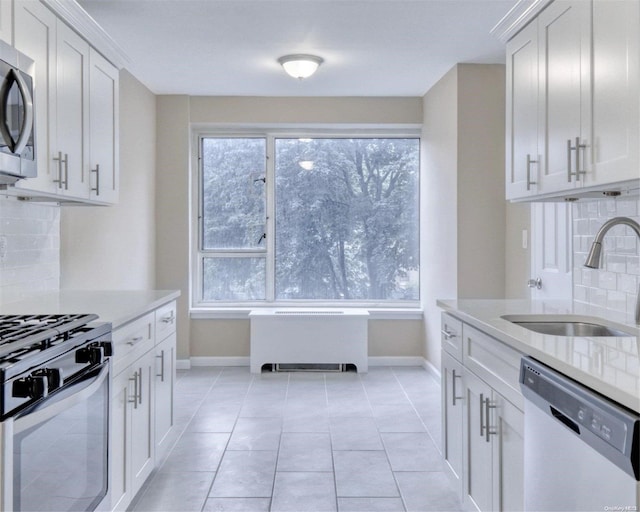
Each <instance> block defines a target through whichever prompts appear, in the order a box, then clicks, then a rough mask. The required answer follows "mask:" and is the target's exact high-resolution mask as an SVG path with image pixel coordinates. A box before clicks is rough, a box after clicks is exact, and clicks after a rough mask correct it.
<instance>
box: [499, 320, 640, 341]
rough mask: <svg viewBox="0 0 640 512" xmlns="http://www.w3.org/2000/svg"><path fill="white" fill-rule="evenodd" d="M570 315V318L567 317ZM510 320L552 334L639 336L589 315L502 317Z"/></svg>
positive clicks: (539, 331) (521, 325) (527, 327)
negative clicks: (581, 316) (572, 316)
mask: <svg viewBox="0 0 640 512" xmlns="http://www.w3.org/2000/svg"><path fill="white" fill-rule="evenodd" d="M567 317H568V318H567ZM502 318H503V319H505V320H508V321H509V322H511V323H513V324H515V325H519V326H520V327H524V328H525V329H529V330H530V331H534V332H538V333H540V334H548V335H550V336H585V337H588V336H624V337H629V336H637V334H632V333H630V332H628V331H625V330H623V329H621V328H619V327H617V326H615V327H614V326H612V325H604V324H603V323H600V322H598V321H597V319H595V318H594V319H591V318H588V317H583V318H580V317H574V318H571V315H566V316H564V318H563V317H562V316H555V317H554V315H507V316H503V317H502Z"/></svg>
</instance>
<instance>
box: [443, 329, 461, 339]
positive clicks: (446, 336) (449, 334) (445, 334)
mask: <svg viewBox="0 0 640 512" xmlns="http://www.w3.org/2000/svg"><path fill="white" fill-rule="evenodd" d="M440 333H441V334H442V336H443V337H444V339H445V340H450V339H451V338H456V337H457V336H458V335H457V334H456V333H455V332H450V331H447V330H446V329H442V330H441V331H440Z"/></svg>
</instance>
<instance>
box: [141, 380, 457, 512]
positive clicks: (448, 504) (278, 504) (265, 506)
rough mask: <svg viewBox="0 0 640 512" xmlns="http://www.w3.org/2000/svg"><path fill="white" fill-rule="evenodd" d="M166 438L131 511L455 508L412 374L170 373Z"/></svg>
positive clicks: (426, 402)
mask: <svg viewBox="0 0 640 512" xmlns="http://www.w3.org/2000/svg"><path fill="white" fill-rule="evenodd" d="M175 437H176V442H175V445H174V447H173V449H172V450H171V452H170V453H169V454H168V456H167V457H166V459H165V460H164V462H163V464H162V465H161V466H160V467H159V469H158V470H157V471H156V472H155V473H154V474H153V475H152V476H151V477H150V478H149V480H148V481H147V483H146V484H145V486H144V488H143V489H141V491H140V493H139V494H138V496H137V498H136V500H135V501H134V504H133V507H132V509H133V510H135V511H171V510H175V511H181V512H186V511H192V510H193V511H251V512H261V511H272V512H276V511H277V512H286V511H291V512H304V511H309V512H324V511H341V512H354V511H360V512H376V511H393V512H400V511H449V510H453V511H457V510H461V505H460V503H459V501H458V500H457V498H456V495H455V493H454V492H453V490H452V488H451V486H450V484H449V481H448V479H447V477H446V475H445V474H444V473H443V471H442V462H441V458H440V453H439V449H438V447H439V446H440V387H439V385H438V384H437V383H436V382H435V381H434V380H433V378H432V377H431V376H430V375H429V374H428V373H427V372H426V371H425V370H423V369H422V368H419V367H373V368H370V371H369V373H368V374H362V375H359V374H356V373H308V372H305V373H302V372H294V373H263V374H261V375H251V374H250V373H249V369H248V368H194V369H192V370H189V371H180V372H178V381H177V384H176V429H175Z"/></svg>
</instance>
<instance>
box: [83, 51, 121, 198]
mask: <svg viewBox="0 0 640 512" xmlns="http://www.w3.org/2000/svg"><path fill="white" fill-rule="evenodd" d="M119 98H120V96H119V89H118V70H117V68H116V67H115V66H113V65H112V64H111V63H109V62H108V61H107V60H106V59H105V58H104V57H102V55H100V54H99V53H98V52H97V51H95V50H94V49H93V48H92V49H91V51H90V54H89V173H90V174H89V178H88V179H89V182H90V189H89V192H90V197H91V199H93V200H96V201H103V202H108V203H115V202H117V200H118V179H119V158H118V155H119V143H118V112H119V110H120V100H119Z"/></svg>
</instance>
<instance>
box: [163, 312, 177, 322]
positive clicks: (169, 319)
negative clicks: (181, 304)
mask: <svg viewBox="0 0 640 512" xmlns="http://www.w3.org/2000/svg"><path fill="white" fill-rule="evenodd" d="M175 319H176V317H175V314H174V312H173V311H171V315H169V316H164V317H162V319H161V320H160V321H161V322H162V323H164V324H172V323H173V322H174V321H175Z"/></svg>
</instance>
